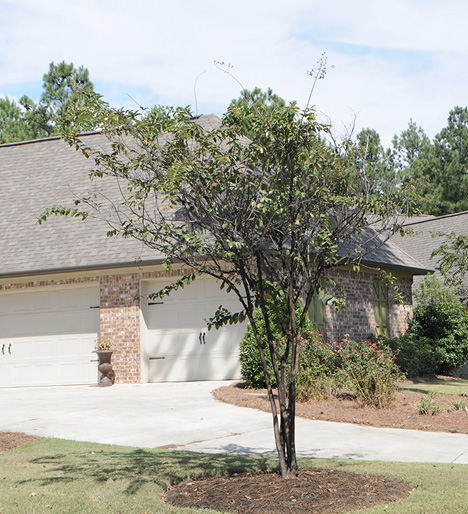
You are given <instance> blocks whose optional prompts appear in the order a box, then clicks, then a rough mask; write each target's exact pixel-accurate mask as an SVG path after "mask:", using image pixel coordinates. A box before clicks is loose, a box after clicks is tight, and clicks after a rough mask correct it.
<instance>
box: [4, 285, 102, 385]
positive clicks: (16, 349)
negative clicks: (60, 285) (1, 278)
mask: <svg viewBox="0 0 468 514" xmlns="http://www.w3.org/2000/svg"><path fill="white" fill-rule="evenodd" d="M97 305H99V289H98V288H68V289H62V290H49V291H41V292H35V291H31V292H21V293H13V294H5V295H0V387H8V386H35V385H66V384H95V383H97V376H98V373H97V363H96V362H92V360H96V358H95V356H94V355H93V354H92V350H93V349H94V340H95V339H96V337H97V333H98V331H99V309H91V308H90V307H95V306H97ZM2 349H3V351H4V353H3V352H2Z"/></svg>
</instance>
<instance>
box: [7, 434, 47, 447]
mask: <svg viewBox="0 0 468 514" xmlns="http://www.w3.org/2000/svg"><path fill="white" fill-rule="evenodd" d="M39 439H42V438H41V437H37V436H35V435H28V434H23V433H22V432H0V452H3V451H6V450H13V449H14V448H18V447H20V446H25V445H27V444H32V443H35V442H36V441H39Z"/></svg>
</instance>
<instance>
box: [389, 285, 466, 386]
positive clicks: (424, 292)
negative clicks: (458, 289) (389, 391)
mask: <svg viewBox="0 0 468 514" xmlns="http://www.w3.org/2000/svg"><path fill="white" fill-rule="evenodd" d="M417 298H418V301H419V303H418V305H417V307H416V308H415V310H414V315H413V318H412V320H411V322H410V325H409V328H408V330H407V332H406V333H405V334H404V335H402V336H400V337H399V338H395V339H392V340H390V341H389V344H390V346H391V347H392V348H393V350H394V351H395V353H396V355H397V364H398V365H399V366H400V368H401V369H402V371H404V372H405V373H406V374H407V375H408V376H409V377H414V376H418V375H432V374H448V373H450V371H451V370H452V369H454V368H456V367H458V366H461V365H462V364H463V363H464V362H465V361H466V359H467V357H468V312H467V310H466V308H465V306H464V305H463V304H462V303H461V302H460V301H459V300H458V299H457V297H456V295H455V293H454V291H451V290H448V289H443V288H442V287H441V285H440V284H439V283H438V282H437V281H436V279H434V278H430V279H426V281H425V282H424V284H423V286H422V288H421V292H420V293H419V294H418V296H417Z"/></svg>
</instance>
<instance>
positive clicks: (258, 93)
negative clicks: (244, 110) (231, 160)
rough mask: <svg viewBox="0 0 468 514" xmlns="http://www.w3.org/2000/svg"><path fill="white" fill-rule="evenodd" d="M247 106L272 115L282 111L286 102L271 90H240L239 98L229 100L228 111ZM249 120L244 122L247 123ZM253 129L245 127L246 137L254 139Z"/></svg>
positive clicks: (257, 88) (256, 88)
mask: <svg viewBox="0 0 468 514" xmlns="http://www.w3.org/2000/svg"><path fill="white" fill-rule="evenodd" d="M244 105H247V106H249V108H250V109H253V110H257V111H259V112H266V113H269V114H271V113H273V112H274V111H275V110H277V109H283V108H284V107H285V106H286V101H285V100H284V99H283V98H281V97H280V96H278V95H277V94H276V93H273V91H272V89H271V88H268V89H267V90H266V91H262V90H261V89H260V88H259V87H255V88H254V89H252V90H251V91H250V90H249V89H245V88H244V89H242V91H241V94H240V96H239V98H234V99H233V100H231V103H230V104H229V107H228V109H233V108H236V107H241V106H244ZM248 121H249V120H244V122H246V123H247V122H248ZM254 130H255V127H246V135H247V136H248V137H255V134H254V133H253V131H254Z"/></svg>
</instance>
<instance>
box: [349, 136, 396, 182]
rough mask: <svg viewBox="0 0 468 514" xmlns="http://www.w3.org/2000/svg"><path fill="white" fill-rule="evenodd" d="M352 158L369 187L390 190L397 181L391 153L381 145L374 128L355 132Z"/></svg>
mask: <svg viewBox="0 0 468 514" xmlns="http://www.w3.org/2000/svg"><path fill="white" fill-rule="evenodd" d="M353 158H354V165H355V168H356V170H357V171H358V172H359V173H361V174H363V176H364V178H365V179H367V181H368V183H369V187H373V188H375V189H377V190H385V189H389V191H391V190H392V189H394V188H395V186H396V185H397V184H398V183H399V176H398V174H397V173H396V167H395V166H394V158H393V153H392V151H391V150H390V149H385V148H384V147H383V146H382V144H381V142H380V135H379V134H378V132H376V131H375V130H374V129H370V128H365V129H362V130H361V131H360V132H359V133H358V134H357V136H356V142H355V144H354V147H353Z"/></svg>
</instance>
